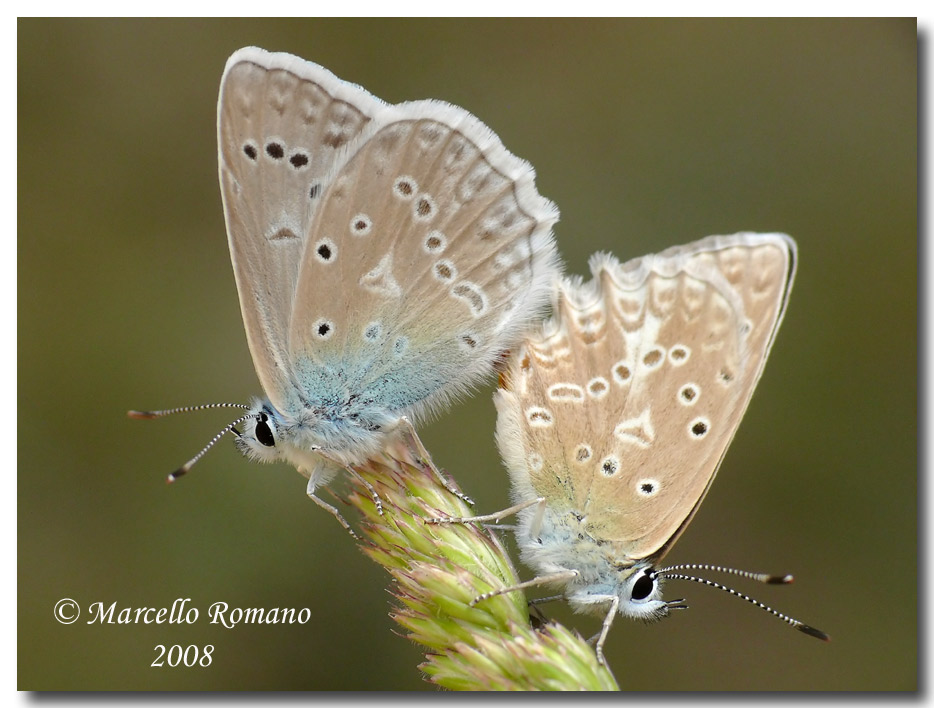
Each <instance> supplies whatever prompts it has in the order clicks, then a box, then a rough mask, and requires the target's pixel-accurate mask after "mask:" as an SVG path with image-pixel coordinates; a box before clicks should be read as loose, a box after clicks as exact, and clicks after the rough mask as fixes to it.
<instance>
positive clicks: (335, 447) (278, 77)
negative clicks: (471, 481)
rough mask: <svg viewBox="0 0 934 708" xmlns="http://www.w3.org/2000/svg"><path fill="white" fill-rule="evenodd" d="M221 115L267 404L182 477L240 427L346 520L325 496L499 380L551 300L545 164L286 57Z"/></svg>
mask: <svg viewBox="0 0 934 708" xmlns="http://www.w3.org/2000/svg"><path fill="white" fill-rule="evenodd" d="M217 125H218V129H217V130H218V160H219V175H220V186H221V194H222V197H223V204H224V215H225V218H226V224H227V235H228V242H229V246H230V255H231V261H232V263H233V270H234V275H235V278H236V283H237V292H238V294H239V298H240V309H241V313H242V315H243V324H244V328H245V330H246V335H247V342H248V344H249V349H250V353H251V355H252V358H253V363H254V365H255V368H256V373H257V376H258V377H259V380H260V384H261V385H262V388H263V391H264V393H265V397H263V398H258V399H256V400H254V401H253V402H252V403H251V404H250V405H249V406H242V407H243V408H245V409H246V413H245V414H244V415H243V416H242V417H241V418H239V419H238V420H236V421H234V422H233V423H231V424H230V425H228V426H227V427H226V428H225V429H224V430H223V431H221V433H219V434H218V435H217V436H216V437H215V439H214V440H212V442H211V443H210V444H209V445H208V446H207V447H206V448H205V450H202V451H201V453H199V455H197V456H196V457H195V458H193V459H192V460H191V461H189V463H187V464H186V465H184V466H183V467H181V468H180V469H179V470H178V471H176V472H175V473H173V475H171V476H170V479H174V478H175V477H177V476H179V475H180V474H184V473H185V472H187V470H188V469H189V468H190V467H191V465H192V464H193V463H194V462H195V461H197V459H199V458H200V456H201V455H203V454H204V452H205V451H206V450H207V449H208V448H209V447H210V446H211V445H212V444H213V443H214V442H215V441H216V440H217V439H219V438H220V437H221V436H222V435H223V434H224V433H226V432H233V433H234V434H236V436H237V437H236V444H237V447H238V449H239V450H240V451H241V452H242V453H244V454H245V455H246V456H248V457H250V458H252V459H254V460H258V461H262V462H273V461H285V462H288V463H291V464H292V465H294V466H295V467H296V468H297V469H298V471H299V472H300V473H301V474H302V475H304V476H306V477H307V478H308V486H307V493H308V496H309V497H311V498H312V499H313V500H315V501H316V502H317V503H318V504H320V505H321V506H323V507H324V508H326V509H327V510H328V511H330V512H332V513H334V514H335V515H336V516H337V518H338V519H339V520H340V521H341V522H342V523H343V524H344V525H345V528H348V530H350V529H349V527H347V526H346V522H344V521H343V519H342V518H341V517H340V515H339V514H338V513H337V511H336V509H334V508H333V507H332V506H330V505H328V504H326V503H325V502H323V501H322V500H321V499H320V498H318V497H317V496H316V494H315V492H316V490H317V489H318V488H319V487H321V486H323V485H325V484H327V483H328V482H329V481H330V480H331V479H332V478H333V477H334V476H335V474H337V473H338V471H339V470H340V469H341V468H343V467H346V466H348V465H353V464H358V463H361V462H362V461H364V460H366V459H367V458H369V457H371V456H373V455H375V454H377V453H379V452H380V451H381V450H383V449H384V448H385V447H386V445H387V444H388V442H389V441H390V440H394V439H396V438H398V437H400V436H403V435H406V434H409V435H410V436H413V437H414V440H416V441H417V436H415V433H414V428H413V427H412V426H413V425H414V421H416V420H420V419H422V418H424V417H427V416H429V415H431V414H433V413H437V412H438V411H440V410H441V409H443V408H444V407H445V406H446V405H448V404H449V403H450V402H451V401H453V400H454V399H455V398H457V397H458V396H460V395H462V394H464V393H465V392H467V391H468V390H470V389H471V388H472V387H473V386H475V385H476V384H477V383H479V382H480V381H482V380H483V379H484V377H486V376H488V375H489V374H491V373H492V369H493V364H494V362H495V361H496V360H497V358H498V357H500V356H501V355H502V353H503V352H504V351H505V350H507V349H508V348H509V347H511V346H513V345H514V344H515V343H516V341H517V339H518V337H519V335H520V333H521V332H522V330H523V328H524V327H525V326H526V325H527V324H528V323H529V322H530V321H531V320H533V319H534V318H535V317H536V316H538V314H539V313H540V312H541V310H542V308H543V307H546V306H547V304H548V298H549V291H550V287H551V285H552V283H553V281H554V280H555V278H556V277H558V274H559V273H560V265H559V258H558V255H557V249H556V245H555V242H554V237H553V236H552V232H551V229H552V226H553V225H554V223H555V222H556V221H557V219H558V211H557V209H556V207H555V206H554V205H553V204H552V203H551V202H550V201H548V200H547V199H545V198H544V197H542V196H541V195H539V193H538V191H537V190H536V187H535V182H534V180H535V173H534V170H533V169H532V167H531V165H529V163H527V162H525V161H523V160H520V159H519V158H517V157H515V156H514V155H513V154H512V153H510V152H509V151H508V150H507V149H506V148H505V147H504V146H503V144H502V143H501V142H500V140H499V138H498V137H497V136H496V135H495V134H494V133H493V132H492V131H491V130H490V129H489V128H487V127H486V126H485V125H484V124H483V123H481V122H480V121H479V120H478V119H477V118H475V117H474V116H472V115H471V114H470V113H468V112H467V111H465V110H463V109H461V108H458V107H456V106H453V105H450V104H447V103H443V102H440V101H434V100H424V101H412V102H407V103H400V104H397V105H391V104H388V103H385V102H383V101H382V100H380V99H378V98H376V97H375V96H373V95H371V94H370V93H368V92H367V91H365V90H364V89H363V88H361V87H360V86H357V85H355V84H352V83H349V82H346V81H343V80H341V79H339V78H337V77H336V76H335V75H334V74H332V73H331V72H329V71H328V70H327V69H324V68H323V67H321V66H318V65H317V64H314V63H311V62H307V61H304V60H302V59H300V58H298V57H295V56H292V55H289V54H283V53H270V52H267V51H264V50H262V49H258V48H255V47H247V48H244V49H241V50H239V51H237V52H235V53H234V54H233V55H232V56H231V57H230V59H229V60H228V61H227V65H226V68H225V70H224V74H223V78H222V80H221V87H220V96H219V99H218V109H217ZM222 405H236V404H222ZM199 408H203V407H201V406H199V407H189V408H186V409H175V410H193V409H199ZM169 412H175V411H152V412H131V415H134V414H135V417H156V416H159V415H164V414H167V413H169ZM241 424H242V426H243V429H242V430H240V429H238V428H237V426H238V425H241ZM418 445H419V446H420V443H418ZM420 449H421V450H422V451H423V448H420ZM442 479H443V478H442Z"/></svg>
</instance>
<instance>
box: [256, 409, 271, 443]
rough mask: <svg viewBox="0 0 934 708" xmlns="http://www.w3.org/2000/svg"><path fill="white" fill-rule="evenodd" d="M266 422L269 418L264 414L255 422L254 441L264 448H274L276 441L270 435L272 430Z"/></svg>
mask: <svg viewBox="0 0 934 708" xmlns="http://www.w3.org/2000/svg"><path fill="white" fill-rule="evenodd" d="M267 420H269V418H268V417H267V416H266V414H265V413H260V414H259V419H258V420H257V421H256V428H255V429H254V435H256V439H257V440H259V441H260V443H262V444H263V445H265V446H266V447H275V446H276V439H275V438H274V437H273V435H272V428H270V427H269V423H267V422H266V421H267Z"/></svg>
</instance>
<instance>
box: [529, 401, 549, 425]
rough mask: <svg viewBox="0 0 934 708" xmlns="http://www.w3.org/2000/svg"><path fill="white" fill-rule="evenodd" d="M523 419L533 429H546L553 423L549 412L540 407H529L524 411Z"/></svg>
mask: <svg viewBox="0 0 934 708" xmlns="http://www.w3.org/2000/svg"><path fill="white" fill-rule="evenodd" d="M525 419H526V420H527V421H528V423H529V425H530V426H532V427H533V428H547V427H549V426H550V425H551V424H552V423H554V422H555V419H554V416H553V415H552V414H551V411H550V410H548V409H547V408H542V407H541V406H531V407H529V408H526V409H525Z"/></svg>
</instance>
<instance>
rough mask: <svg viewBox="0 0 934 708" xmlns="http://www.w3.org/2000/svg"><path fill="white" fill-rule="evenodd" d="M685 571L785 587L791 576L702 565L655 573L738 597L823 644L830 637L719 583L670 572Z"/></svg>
mask: <svg viewBox="0 0 934 708" xmlns="http://www.w3.org/2000/svg"><path fill="white" fill-rule="evenodd" d="M687 569H691V570H694V569H700V570H711V571H714V572H718V573H729V574H731V575H739V576H741V577H744V578H749V579H751V580H755V581H757V582H760V583H768V584H771V585H787V584H788V583H790V582H792V581H793V580H794V578H793V577H792V576H791V575H770V574H768V573H750V572H749V571H746V570H735V569H733V568H721V567H720V566H716V565H704V564H685V565H672V566H669V567H667V568H661V569H659V570H656V571H655V574H656V575H657V576H659V577H662V578H666V579H667V578H671V579H672V580H690V581H692V582H695V583H701V584H702V585H707V586H709V587H712V588H716V589H717V590H723V591H724V592H728V593H729V594H730V595H733V596H734V597H738V598H740V599H743V600H745V601H746V602H749V603H752V604H753V605H755V606H756V607H758V608H759V609H761V610H765V611H766V612H768V613H769V614H770V615H772V616H774V617H778V619H780V620H782V621H783V622H785V623H787V624H790V625H791V626H792V627H794V628H795V629H797V630H798V631H799V632H804V633H805V634H807V635H810V636H812V637H816V638H817V639H821V640H823V641H825V642H829V641H830V636H829V635H828V634H826V633H824V632H822V631H820V630H819V629H816V628H815V627H812V626H811V625H808V624H805V623H804V622H799V621H798V620H796V619H794V618H793V617H789V616H788V615H784V614H782V613H781V612H778V611H777V610H773V609H772V608H771V607H769V606H768V605H765V604H763V603H761V602H759V601H758V600H756V599H754V598H751V597H749V595H746V594H744V593H741V592H739V591H738V590H734V589H733V588H729V587H727V586H726V585H721V584H720V583H717V582H714V581H713V580H707V579H706V578H700V577H697V576H694V575H684V574H682V573H673V572H671V571H674V570H687Z"/></svg>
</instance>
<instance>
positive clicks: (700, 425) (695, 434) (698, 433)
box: [688, 418, 710, 440]
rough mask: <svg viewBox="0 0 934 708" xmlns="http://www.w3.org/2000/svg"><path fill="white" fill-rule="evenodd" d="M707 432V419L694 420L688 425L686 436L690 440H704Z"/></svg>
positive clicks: (708, 425)
mask: <svg viewBox="0 0 934 708" xmlns="http://www.w3.org/2000/svg"><path fill="white" fill-rule="evenodd" d="M709 432H710V420H709V419H707V418H695V419H694V420H692V421H691V422H690V423H689V424H688V435H689V436H690V437H691V439H692V440H700V439H702V438H705V437H707V433H709Z"/></svg>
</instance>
